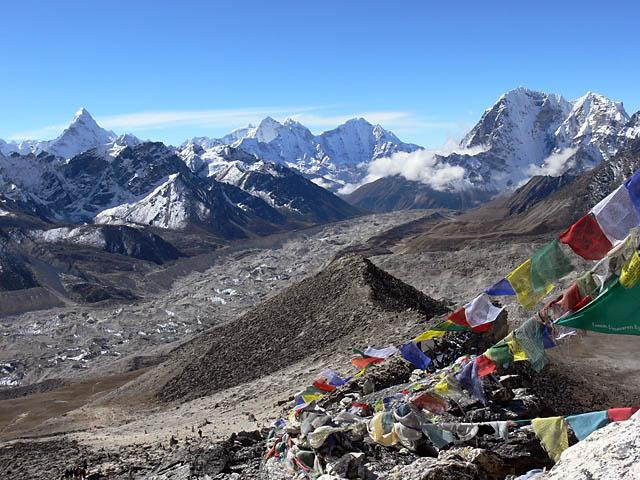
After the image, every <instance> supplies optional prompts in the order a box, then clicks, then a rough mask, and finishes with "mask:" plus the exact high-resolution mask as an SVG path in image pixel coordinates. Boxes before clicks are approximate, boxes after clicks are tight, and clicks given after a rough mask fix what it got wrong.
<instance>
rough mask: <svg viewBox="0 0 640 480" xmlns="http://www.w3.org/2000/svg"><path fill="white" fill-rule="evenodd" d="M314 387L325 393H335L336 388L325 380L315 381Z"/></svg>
mask: <svg viewBox="0 0 640 480" xmlns="http://www.w3.org/2000/svg"><path fill="white" fill-rule="evenodd" d="M313 386H314V387H316V388H317V389H318V390H322V391H323V392H334V391H335V390H336V387H335V386H333V385H329V384H328V383H327V382H326V381H325V380H324V379H322V380H314V381H313Z"/></svg>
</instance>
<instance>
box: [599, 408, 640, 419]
mask: <svg viewBox="0 0 640 480" xmlns="http://www.w3.org/2000/svg"><path fill="white" fill-rule="evenodd" d="M637 411H638V407H622V408H610V409H609V410H607V416H608V417H609V420H610V421H612V422H623V421H624V420H629V419H630V418H631V416H632V415H633V414H634V413H636V412H637Z"/></svg>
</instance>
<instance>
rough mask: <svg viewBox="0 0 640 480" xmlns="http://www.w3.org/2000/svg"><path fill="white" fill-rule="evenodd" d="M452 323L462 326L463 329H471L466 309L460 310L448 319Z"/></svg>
mask: <svg viewBox="0 0 640 480" xmlns="http://www.w3.org/2000/svg"><path fill="white" fill-rule="evenodd" d="M447 320H449V321H450V322H453V323H455V324H456V325H460V326H461V327H469V322H467V316H466V314H465V311H464V307H461V308H459V309H458V310H456V311H455V312H453V313H452V314H451V315H449V318H447Z"/></svg>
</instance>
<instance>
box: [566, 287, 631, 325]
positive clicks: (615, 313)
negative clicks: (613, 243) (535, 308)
mask: <svg viewBox="0 0 640 480" xmlns="http://www.w3.org/2000/svg"><path fill="white" fill-rule="evenodd" d="M639 305H640V282H639V283H637V284H636V285H635V286H634V287H633V288H623V287H622V285H621V284H620V281H619V279H617V278H615V279H614V280H612V281H610V282H609V283H608V284H607V285H606V286H605V289H604V290H603V291H602V292H601V293H600V295H598V296H597V297H596V298H595V299H593V300H592V301H591V302H590V303H588V304H587V305H585V306H584V307H582V308H581V309H580V310H578V311H576V312H575V313H572V314H569V315H568V316H566V317H564V318H561V319H559V320H558V321H557V322H556V323H557V324H558V325H564V326H567V327H573V328H581V329H584V330H592V331H594V332H601V333H617V334H622V335H640V308H639Z"/></svg>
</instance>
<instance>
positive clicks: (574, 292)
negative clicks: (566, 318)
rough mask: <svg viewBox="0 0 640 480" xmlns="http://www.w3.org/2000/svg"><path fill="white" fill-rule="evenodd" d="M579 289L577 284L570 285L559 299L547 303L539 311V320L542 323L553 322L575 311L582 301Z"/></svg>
mask: <svg viewBox="0 0 640 480" xmlns="http://www.w3.org/2000/svg"><path fill="white" fill-rule="evenodd" d="M582 298H583V297H582V295H581V294H580V288H578V284H577V283H575V282H574V283H572V284H571V285H570V286H569V287H568V288H567V289H566V290H565V291H564V292H562V295H560V296H559V297H556V298H555V299H553V300H552V301H550V302H549V303H547V304H546V305H545V306H544V307H543V308H542V309H541V310H540V312H539V313H540V318H541V319H542V320H543V321H546V320H551V321H555V320H557V319H558V318H560V317H561V316H562V315H564V314H565V313H567V312H571V311H575V310H577V309H576V306H577V305H579V304H580V302H581V301H582Z"/></svg>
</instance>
